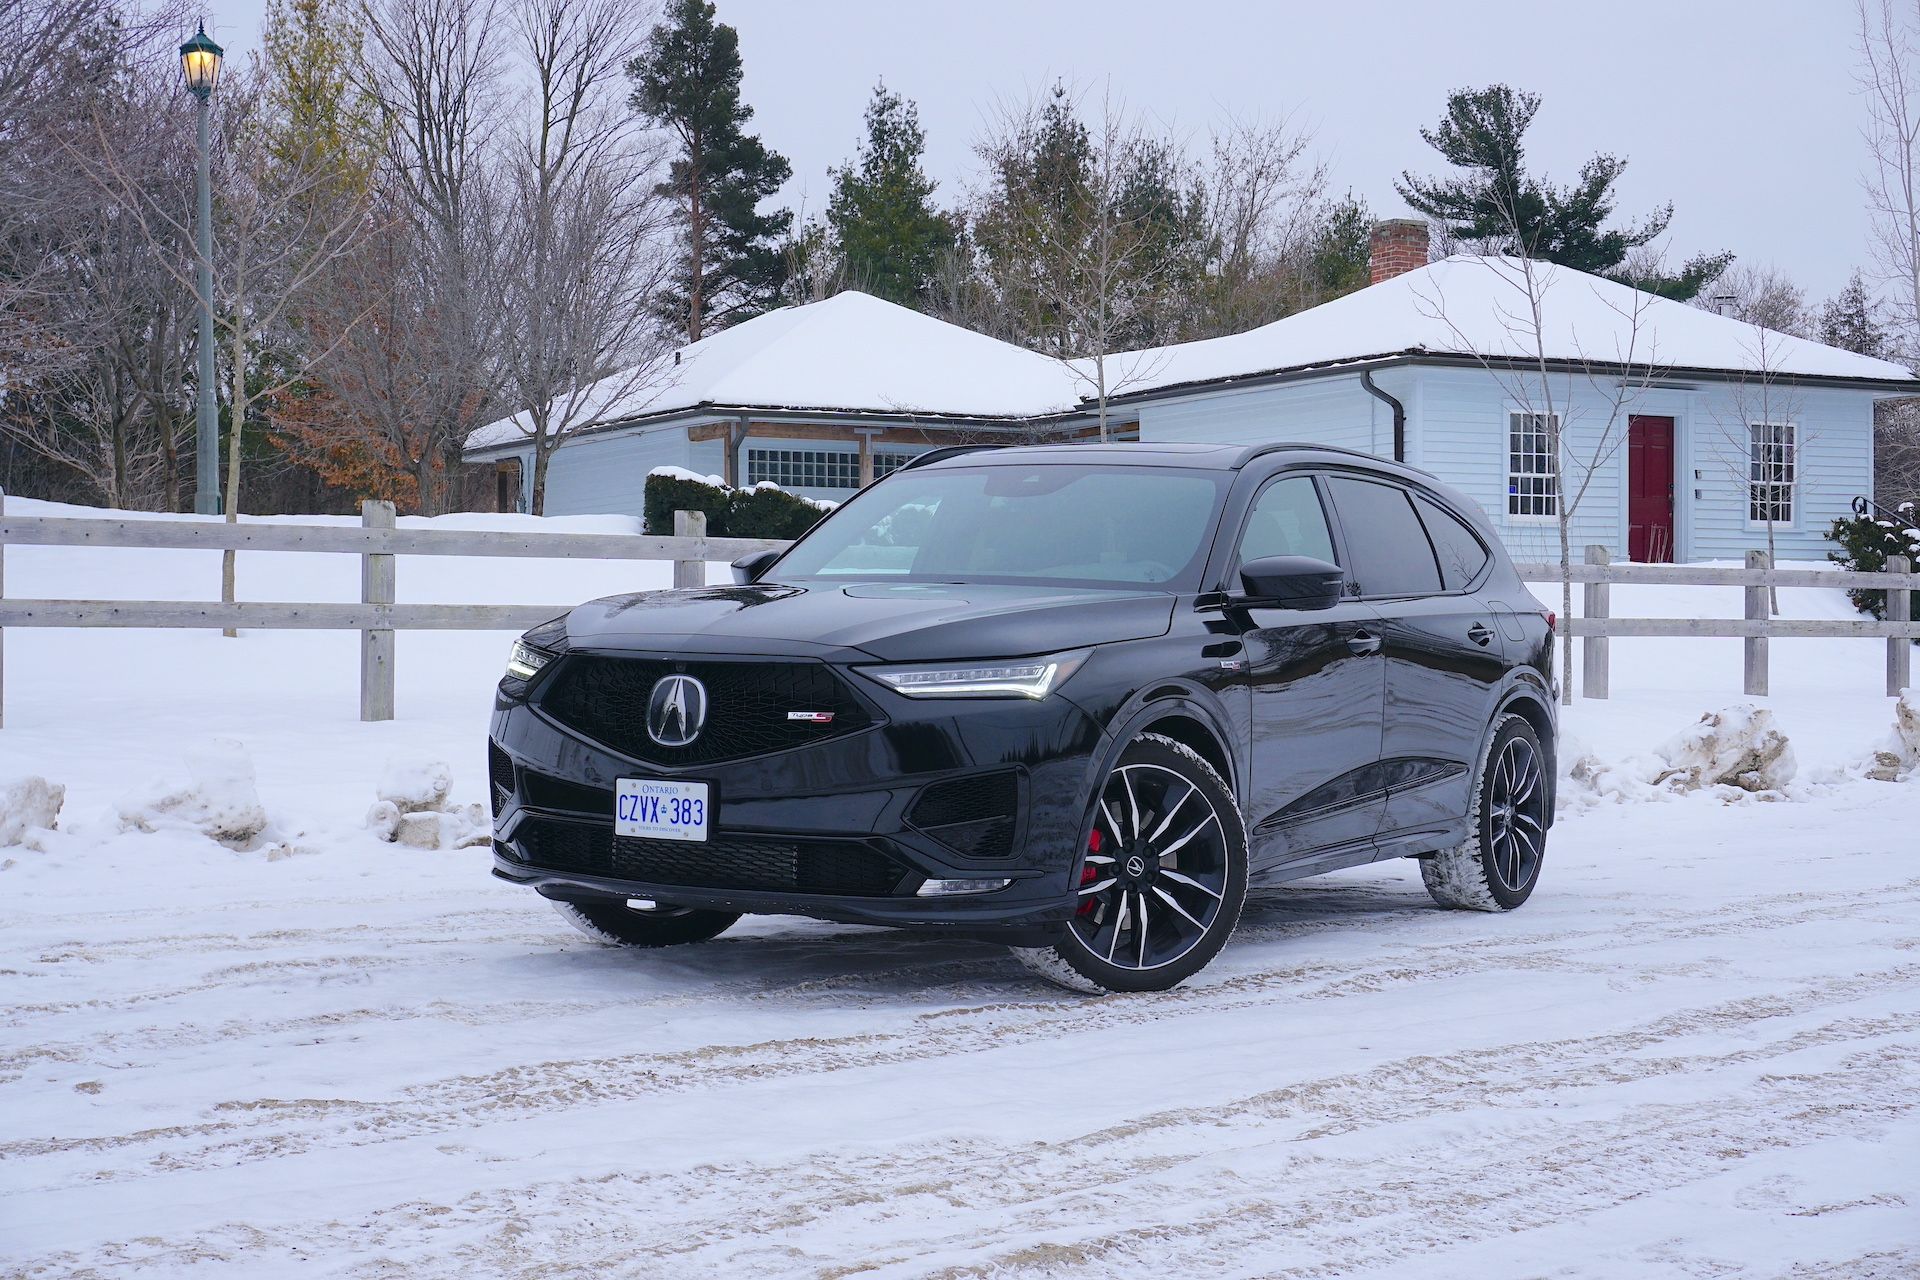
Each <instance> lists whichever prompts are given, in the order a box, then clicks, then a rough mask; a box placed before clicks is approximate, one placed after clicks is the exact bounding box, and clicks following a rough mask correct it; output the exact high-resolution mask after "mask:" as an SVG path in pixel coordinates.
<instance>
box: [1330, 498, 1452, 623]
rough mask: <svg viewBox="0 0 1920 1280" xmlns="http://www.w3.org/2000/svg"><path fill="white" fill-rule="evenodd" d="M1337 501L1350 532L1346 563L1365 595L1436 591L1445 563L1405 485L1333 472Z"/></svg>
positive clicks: (1343, 528) (1343, 523)
mask: <svg viewBox="0 0 1920 1280" xmlns="http://www.w3.org/2000/svg"><path fill="white" fill-rule="evenodd" d="M1327 487H1328V488H1330V489H1331V490H1332V491H1333V505H1334V508H1335V509H1336V510H1337V511H1339V513H1340V532H1341V533H1342V534H1343V535H1344V536H1345V538H1346V544H1347V558H1348V559H1350V560H1351V561H1352V562H1353V563H1351V564H1349V565H1346V566H1344V567H1345V568H1346V570H1347V572H1348V573H1349V574H1351V575H1352V577H1353V580H1354V581H1355V582H1358V583H1359V584H1360V594H1361V595H1363V596H1417V595H1432V594H1434V593H1435V592H1438V591H1439V590H1440V567H1439V565H1438V564H1437V563H1435V561H1434V558H1433V547H1432V546H1431V545H1429V543H1428V542H1427V532H1426V530H1425V529H1423V528H1422V527H1421V525H1420V518H1419V517H1418V516H1417V515H1415V514H1414V511H1413V502H1412V500H1411V499H1410V497H1409V496H1408V494H1407V491H1406V490H1405V489H1401V488H1397V487H1395V486H1394V485H1390V484H1377V483H1375V482H1374V481H1371V480H1355V479H1352V478H1350V477H1347V476H1333V477H1330V478H1329V480H1328V486H1327Z"/></svg>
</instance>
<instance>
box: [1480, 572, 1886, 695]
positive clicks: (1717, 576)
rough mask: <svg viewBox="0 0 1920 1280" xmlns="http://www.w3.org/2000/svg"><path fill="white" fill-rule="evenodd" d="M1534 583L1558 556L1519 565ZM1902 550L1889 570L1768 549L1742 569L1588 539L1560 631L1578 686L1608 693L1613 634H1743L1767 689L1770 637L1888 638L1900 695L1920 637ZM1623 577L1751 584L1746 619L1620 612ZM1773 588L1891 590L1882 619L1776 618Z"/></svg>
mask: <svg viewBox="0 0 1920 1280" xmlns="http://www.w3.org/2000/svg"><path fill="white" fill-rule="evenodd" d="M1515 568H1517V569H1519V571H1520V576H1521V577H1523V578H1525V579H1526V580H1527V581H1529V582H1535V583H1541V582H1553V583H1557V582H1559V581H1560V566H1559V565H1558V564H1557V563H1548V564H1519V565H1516V566H1515ZM1912 568H1913V566H1912V565H1911V564H1910V563H1909V561H1908V559H1907V557H1905V556H1889V557H1888V558H1887V567H1886V571H1885V572H1882V573H1856V572H1853V571H1851V570H1840V569H1770V568H1768V567H1767V554H1766V552H1764V551H1749V552H1748V553H1747V565H1746V568H1744V569H1731V568H1713V567H1709V566H1706V565H1694V564H1614V563H1613V562H1612V556H1611V554H1610V553H1609V552H1608V550H1607V548H1605V547H1602V546H1589V547H1588V548H1587V549H1586V556H1585V560H1584V563H1581V564H1576V565H1573V566H1571V572H1570V573H1569V574H1568V575H1567V576H1568V577H1569V579H1571V580H1572V581H1574V582H1578V583H1580V584H1582V587H1583V590H1582V593H1581V602H1582V603H1581V613H1582V615H1583V616H1581V617H1578V618H1562V619H1560V634H1561V635H1563V636H1567V637H1570V638H1571V637H1576V636H1577V637H1579V638H1580V649H1581V653H1580V668H1581V680H1580V692H1581V693H1582V695H1584V696H1585V697H1589V698H1604V697H1606V696H1607V687H1608V683H1609V681H1608V662H1609V654H1608V652H1607V650H1608V644H1607V642H1608V640H1610V639H1611V638H1612V637H1614V636H1720V637H1736V638H1739V639H1743V640H1745V641H1746V645H1745V657H1746V662H1745V666H1746V681H1745V685H1744V687H1745V689H1746V691H1747V692H1748V693H1750V694H1764V693H1766V692H1767V642H1768V641H1769V640H1774V639H1802V638H1808V637H1855V638H1860V639H1873V638H1875V637H1885V638H1886V642H1887V685H1886V688H1887V694H1888V696H1890V697H1892V696H1897V695H1898V694H1899V692H1900V691H1901V690H1902V689H1906V688H1910V687H1911V686H1912V684H1913V641H1914V640H1916V639H1920V622H1913V621H1908V618H1909V616H1910V615H1909V612H1908V611H1909V607H1910V606H1909V604H1908V599H1909V593H1910V592H1913V591H1916V590H1920V573H1914V572H1913V571H1912ZM1616 582H1619V583H1653V584H1662V583H1664V584H1667V585H1670V586H1689V587H1744V588H1746V602H1745V603H1746V608H1745V613H1746V616H1745V617H1744V618H1616V617H1613V616H1612V613H1611V604H1612V602H1611V600H1610V598H1609V597H1610V596H1611V594H1612V593H1611V591H1610V590H1609V588H1610V587H1611V586H1612V585H1613V584H1614V583H1616ZM1773 587H1832V588H1866V589H1867V590H1871V591H1885V592H1886V593H1887V611H1886V614H1887V616H1886V618H1885V620H1884V621H1879V622H1876V621H1874V620H1873V619H1871V618H1859V619H1854V618H1847V619H1839V618H1819V619H1808V618H1775V617H1770V616H1769V610H1768V608H1767V597H1768V592H1769V589H1770V588H1773Z"/></svg>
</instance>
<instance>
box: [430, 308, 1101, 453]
mask: <svg viewBox="0 0 1920 1280" xmlns="http://www.w3.org/2000/svg"><path fill="white" fill-rule="evenodd" d="M632 381H633V380H632V379H631V378H630V377H627V376H624V375H623V376H619V377H615V378H609V379H607V380H606V383H605V384H604V385H606V386H608V387H609V388H611V389H612V390H611V391H610V392H609V395H608V402H607V403H605V404H592V405H591V412H590V413H589V414H587V415H585V416H586V417H588V418H591V419H592V420H593V421H595V422H597V423H616V422H631V421H635V420H638V419H645V418H657V417H663V416H666V415H670V414H675V413H687V412H713V413H720V414H749V413H753V412H756V411H757V412H779V413H819V414H861V415H893V416H899V417H912V418H915V419H923V418H935V419H962V420H965V419H974V420H979V419H1011V420H1016V421H1018V420H1024V419H1028V418H1040V417H1047V416H1049V415H1053V414H1062V413H1068V412H1071V411H1073V410H1074V409H1075V407H1076V405H1077V403H1078V400H1079V396H1080V391H1079V386H1078V380H1077V379H1076V378H1075V377H1074V375H1073V373H1072V371H1071V370H1069V369H1068V368H1067V367H1066V366H1064V365H1062V364H1061V363H1060V362H1059V361H1057V360H1053V359H1049V358H1048V357H1046V356H1043V355H1039V354H1037V353H1036V352H1032V351H1028V350H1026V349H1025V348H1022V347H1016V346H1013V345H1012V344H1010V343H1006V342H1001V341H999V340H998V339H996V338H990V337H987V336H986V335H985V334H980V333H975V332H973V331H972V330H970V329H963V328H961V327H960V326H958V325H954V324H948V323H947V322H946V321H944V320H937V319H935V318H934V317H932V316H928V315H922V314H921V313H920V312H918V311H913V310H911V309H909V308H907V307H902V306H898V305H896V304H894V303H891V302H885V301H882V300H881V299H879V298H876V297H873V296H872V295H870V294H865V293H858V292H854V291H848V292H846V293H840V294H836V295H834V296H833V297H831V298H828V299H826V300H825V301H823V302H812V303H807V304H806V305H804V306H796V307H782V308H781V309H779V310H778V311H769V312H767V313H766V314H765V315H761V316H756V317H755V318H753V319H752V320H747V321H743V322H742V323H740V324H737V325H734V326H733V327H732V328H730V329H724V330H722V331H721V332H719V333H716V334H714V335H713V336H711V337H708V338H702V339H701V340H700V341H698V342H694V343H689V344H688V345H686V346H684V347H681V348H680V349H679V350H678V351H677V352H675V353H674V355H673V356H672V357H671V358H669V359H668V360H666V361H664V362H663V363H662V365H661V367H660V369H659V371H658V374H657V376H654V377H651V378H649V379H647V380H646V382H645V383H644V384H643V385H639V386H632V385H630V384H631V383H632ZM592 394H593V392H592V391H591V390H590V391H589V392H588V395H589V396H591V395H592ZM525 438H526V435H525V432H524V431H523V430H522V429H521V428H520V427H519V425H518V424H517V422H516V420H515V419H513V418H508V419H505V420H503V421H500V422H495V423H491V424H489V425H488V426H485V427H482V428H481V429H480V430H478V431H477V432H475V433H474V435H473V437H472V439H471V440H470V441H469V442H468V445H467V448H468V449H469V451H473V450H484V449H490V448H497V447H499V446H502V445H509V444H514V443H518V442H520V441H523V440H524V439H525Z"/></svg>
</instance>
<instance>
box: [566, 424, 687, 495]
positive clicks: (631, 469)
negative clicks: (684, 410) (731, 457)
mask: <svg viewBox="0 0 1920 1280" xmlns="http://www.w3.org/2000/svg"><path fill="white" fill-rule="evenodd" d="M693 450H694V446H692V445H691V444H690V443H689V442H688V440H687V431H686V428H685V427H671V428H668V429H666V430H654V431H621V432H608V433H606V434H604V435H588V436H581V437H579V438H578V439H575V440H571V441H568V442H567V443H566V444H563V445H561V446H560V448H559V449H557V450H556V451H555V452H554V455H553V457H552V459H550V460H549V461H548V463H547V504H546V505H547V514H548V515H550V516H581V515H613V516H637V515H642V514H644V510H645V503H646V494H645V490H646V483H647V473H648V472H649V471H652V470H653V469H654V468H655V467H669V466H671V467H689V468H691V469H692V470H695V471H701V472H702V473H703V474H704V473H705V470H706V469H705V468H702V467H701V466H699V465H697V464H695V463H694V461H693V458H692V453H693ZM719 460H720V452H719V448H718V446H715V447H714V454H713V461H714V462H715V463H718V462H719ZM712 470H714V471H718V470H719V468H718V467H717V466H715V467H713V468H712Z"/></svg>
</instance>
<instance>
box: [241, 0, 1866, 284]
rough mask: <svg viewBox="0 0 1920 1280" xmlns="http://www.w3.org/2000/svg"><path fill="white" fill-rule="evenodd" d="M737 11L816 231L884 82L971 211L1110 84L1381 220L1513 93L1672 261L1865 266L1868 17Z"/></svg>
mask: <svg viewBox="0 0 1920 1280" xmlns="http://www.w3.org/2000/svg"><path fill="white" fill-rule="evenodd" d="M718 5H719V13H720V18H721V20H722V21H724V22H728V23H731V24H732V25H733V26H735V27H736V28H738V30H739V32H740V48H741V56H742V59H743V61H744V63H745V68H746V79H745V88H744V92H745V97H746V100H747V102H748V103H749V104H751V105H752V106H753V108H754V110H755V117H754V122H753V127H754V128H756V129H758V130H759V131H760V133H761V134H762V136H763V137H764V138H765V139H766V141H767V142H768V144H769V145H771V146H773V147H774V148H776V149H777V150H779V151H780V152H782V153H783V154H785V155H786V156H787V157H788V158H789V159H790V160H791V161H792V162H793V168H794V180H793V183H792V185H791V186H790V188H789V189H788V191H787V192H786V193H785V197H786V199H787V200H788V201H789V202H792V203H795V204H798V203H800V202H802V201H804V203H805V206H806V207H807V208H808V209H809V210H810V211H817V210H819V209H820V208H821V207H822V206H823V205H824V204H825V200H826V191H827V182H828V179H827V170H828V168H829V167H830V166H832V165H834V164H838V163H840V162H841V161H843V160H844V159H845V158H846V157H847V156H848V155H850V154H851V153H852V152H853V150H854V147H855V145H856V144H857V142H858V140H859V134H860V113H861V111H862V109H863V107H864V106H865V103H866V100H867V97H868V95H869V93H870V92H871V90H872V88H873V85H874V82H875V81H876V80H878V79H879V78H880V77H882V76H884V77H885V78H886V81H887V84H888V85H889V86H890V87H892V88H893V89H895V90H896V91H898V92H900V93H902V94H904V95H906V96H907V97H909V98H912V99H914V100H915V101H916V102H918V103H919V105H920V112H921V120H922V123H923V124H924V125H925V126H926V130H927V148H928V157H927V158H928V168H929V170H930V172H931V173H932V175H933V176H934V177H935V178H936V179H937V180H939V182H940V183H941V192H940V197H939V198H941V199H943V200H951V199H954V198H955V197H957V195H958V193H959V188H960V185H961V183H962V182H964V180H965V178H966V176H967V174H968V173H969V171H970V169H971V159H972V157H971V154H970V152H969V139H971V138H972V137H973V135H974V134H975V133H976V132H977V131H978V129H979V126H980V124H981V122H982V119H983V118H984V116H985V115H986V114H987V113H989V112H990V111H991V110H992V108H993V104H994V103H995V102H996V101H997V100H1000V99H1003V98H1024V97H1025V96H1026V95H1027V94H1028V93H1030V92H1033V91H1036V90H1040V89H1044V88H1045V87H1047V86H1049V85H1050V84H1052V82H1053V81H1054V80H1055V79H1056V78H1058V77H1065V78H1066V79H1068V80H1069V81H1070V82H1072V81H1077V82H1079V83H1081V84H1083V85H1093V86H1095V87H1096V88H1097V87H1098V86H1099V85H1101V84H1103V83H1106V82H1110V83H1111V85H1112V86H1113V88H1114V90H1115V91H1116V93H1117V94H1118V95H1120V96H1123V97H1124V98H1125V99H1126V100H1127V102H1128V104H1129V105H1131V106H1132V107H1134V108H1136V109H1138V110H1140V111H1143V112H1146V113H1150V114H1151V115H1152V116H1154V117H1155V118H1157V119H1159V120H1160V121H1162V122H1163V123H1164V124H1166V125H1168V126H1169V127H1171V128H1173V129H1175V130H1179V131H1184V132H1187V133H1189V134H1191V135H1192V136H1193V137H1194V138H1196V139H1203V138H1204V136H1205V134H1206V131H1207V127H1208V125H1209V123H1211V122H1213V121H1216V120H1219V119H1221V118H1223V117H1225V116H1228V115H1235V116H1240V117H1243V118H1248V117H1254V118H1268V119H1271V118H1273V117H1276V116H1280V115H1291V116H1293V117H1294V118H1295V119H1297V120H1299V121H1302V122H1304V123H1306V124H1307V125H1309V126H1310V127H1311V129H1312V132H1313V134H1314V137H1315V146H1316V148H1317V150H1318V151H1319V153H1320V154H1321V155H1322V157H1323V158H1324V159H1325V160H1326V161H1327V162H1328V163H1329V165H1330V166H1331V170H1332V179H1333V184H1334V189H1335V190H1343V189H1345V188H1348V187H1351V188H1352V189H1353V190H1354V191H1355V192H1356V193H1358V194H1360V195H1362V196H1364V197H1365V198H1366V200H1367V202H1368V204H1369V205H1370V206H1371V207H1372V209H1373V211H1374V213H1375V215H1376V216H1381V217H1388V216H1395V215H1400V214H1404V213H1406V212H1407V210H1406V209H1405V208H1404V207H1403V206H1402V205H1401V204H1400V202H1399V199H1398V197H1397V196H1396V195H1395V194H1394V190H1393V180H1394V178H1395V177H1396V176H1397V175H1398V174H1399V173H1400V172H1401V171H1402V170H1404V169H1412V170H1414V171H1415V172H1427V171H1431V170H1433V169H1435V168H1437V167H1438V166H1437V164H1436V161H1437V160H1438V157H1437V156H1436V155H1435V154H1434V152H1433V151H1431V150H1430V149H1429V148H1428V147H1427V146H1426V144H1425V143H1424V142H1422V141H1421V140H1420V135H1419V132H1418V130H1419V127H1420V126H1422V125H1431V124H1432V123H1433V122H1434V121H1435V120H1437V119H1438V117H1439V115H1440V112H1441V108H1442V107H1443V105H1444V103H1445V100H1446V95H1447V92H1448V91H1449V90H1450V89H1453V88H1457V87H1461V86H1468V85H1471V86H1479V85H1483V84H1487V83H1491V82H1494V81H1505V82H1507V83H1509V84H1512V85H1514V86H1515V87H1516V88H1525V89H1531V90H1533V91H1535V92H1537V93H1539V94H1541V95H1542V96H1543V98H1544V99H1545V103H1544V105H1543V106H1542V108H1541V112H1540V115H1539V117H1538V118H1537V119H1536V120H1535V122H1534V126H1533V129H1532V131H1531V132H1530V133H1529V135H1528V144H1529V153H1530V163H1531V165H1532V166H1533V168H1534V169H1535V170H1536V171H1544V172H1546V173H1547V174H1548V175H1549V176H1551V177H1554V178H1558V179H1562V180H1565V179H1570V178H1571V177H1572V176H1573V174H1574V171H1575V170H1576V169H1577V168H1578V166H1579V164H1580V162H1581V161H1582V160H1584V159H1585V158H1586V157H1587V156H1589V155H1591V154H1592V153H1593V152H1595V151H1597V150H1610V151H1614V152H1617V153H1619V154H1621V155H1624V156H1626V157H1628V159H1629V160H1630V161H1631V164H1630V165H1629V167H1628V169H1627V172H1626V175H1625V177H1624V178H1622V179H1621V182H1620V184H1619V187H1618V191H1619V194H1620V213H1621V214H1623V215H1626V216H1628V217H1638V216H1639V215H1641V214H1644V213H1645V212H1646V211H1647V210H1649V209H1651V208H1653V207H1655V206H1656V205H1658V204H1660V203H1663V202H1665V201H1669V200H1671V201H1672V202H1673V204H1674V206H1675V211H1676V212H1675V216H1674V220H1673V226H1672V230H1671V233H1670V235H1669V243H1668V244H1667V245H1666V248H1667V250H1668V253H1669V256H1670V257H1671V258H1673V259H1674V260H1678V259H1681V258H1684V257H1686V256H1687V255H1689V254H1692V253H1695V252H1699V251H1702V250H1712V249H1731V250H1733V251H1734V252H1735V253H1737V254H1738V255H1739V256H1740V258H1741V259H1742V260H1743V261H1744V262H1748V263H1754V264H1765V263H1770V264H1773V265H1776V266H1778V267H1780V268H1781V269H1783V270H1785V271H1787V272H1788V273H1790V274H1791V275H1792V276H1793V277H1794V278H1795V279H1797V280H1799V281H1800V282H1801V283H1802V284H1803V285H1804V286H1805V287H1806V289H1807V291H1808V293H1809V295H1810V297H1811V298H1812V299H1813V300H1815V301H1817V300H1819V299H1820V298H1822V297H1825V296H1826V295H1828V294H1831V293H1832V292H1834V291H1835V290H1837V289H1838V288H1839V287H1840V286H1841V285H1843V284H1844V283H1845V282H1846V278H1847V274H1848V272H1849V271H1850V270H1851V269H1852V268H1853V267H1854V266H1855V265H1858V264H1860V263H1861V262H1862V261H1863V260H1864V258H1865V254H1866V235H1867V224H1866V216H1865V213H1864V211H1863V207H1862V203H1863V202H1862V199H1861V194H1860V172H1861V168H1862V165H1863V163H1864V160H1865V153H1864V149H1863V146H1862V143H1861V141H1860V124H1861V120H1862V109H1861V103H1860V100H1859V98H1858V97H1857V96H1856V95H1855V93H1854V85H1853V79H1852V66H1853V50H1852V13H1853V5H1852V4H1851V3H1849V0H1613V2H1612V3H1611V4H1608V5H1604V6H1601V5H1589V4H1578V5H1576V4H1569V3H1565V2H1564V0H1531V2H1513V0H1440V2H1436V3H1428V4H1420V5H1416V4H1412V3H1403V2H1402V0H1373V3H1370V4H1359V3H1351V4H1332V5H1329V4H1325V3H1314V4H1300V3H1266V4H1257V3H1224V2H1209V0H1185V2H1184V3H1168V2H1167V0H1100V2H1089V0H965V2H964V3H958V4H952V3H950V4H941V5H922V4H914V3H910V2H908V3H902V2H901V0H805V2H803V3H795V2H794V0H718ZM261 8H262V3H261V2H260V0H213V9H212V17H213V21H212V23H210V26H212V27H213V28H215V31H214V34H215V35H216V36H217V38H218V39H219V40H221V41H222V42H223V43H225V44H227V45H228V46H229V47H230V49H232V50H233V51H235V52H244V51H245V50H248V49H250V48H252V47H253V46H254V45H255V44H256V43H257V40H258V26H259V16H260V11H261ZM1390 15H1391V16H1390Z"/></svg>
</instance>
